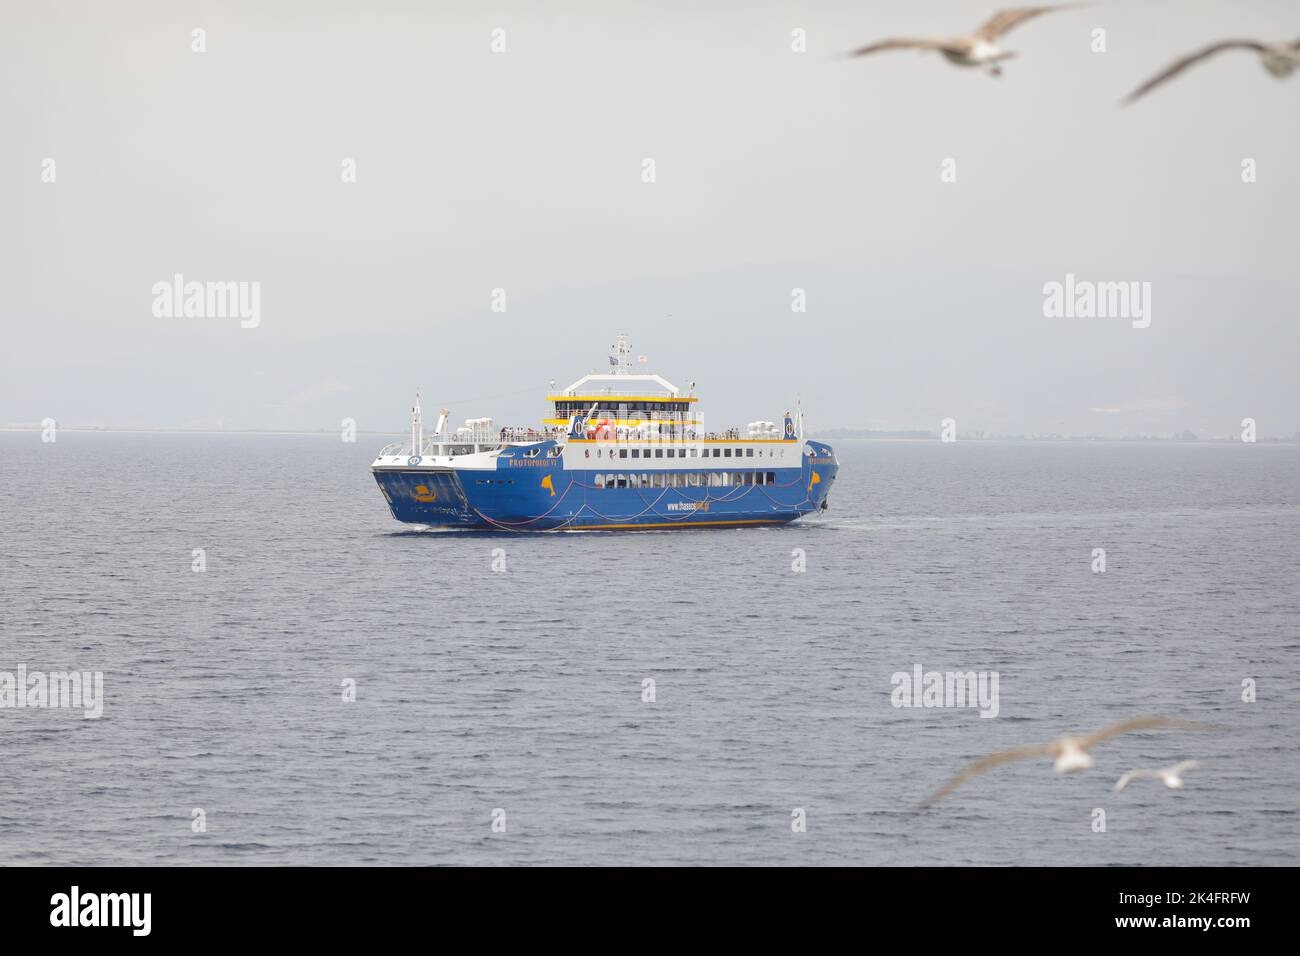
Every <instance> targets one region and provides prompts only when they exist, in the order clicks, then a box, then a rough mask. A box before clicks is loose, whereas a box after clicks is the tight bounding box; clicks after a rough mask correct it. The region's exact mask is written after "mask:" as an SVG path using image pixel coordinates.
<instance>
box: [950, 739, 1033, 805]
mask: <svg viewBox="0 0 1300 956" xmlns="http://www.w3.org/2000/svg"><path fill="white" fill-rule="evenodd" d="M1056 748H1057V745H1056V744H1055V743H1050V744H1028V745H1026V746H1024V747H1013V748H1011V749H1010V750H1003V751H1000V752H999V753H995V754H989V755H988V756H987V757H981V758H980V759H979V760H976V761H973V762H972V763H970V764H968V765H967V766H966V768H965V769H964V770H963V771H962V772H961V773H959V774H957V776H955V777H953V778H952V779H951V780H949V781H948V782H947V783H945V784H944V785H943V786H942V787H940V788H939V789H938V790H936V791H935V792H934V793H932V794H930V796H929V797H928V798H927V799H926V801H925V806H927V807H928V806H933V805H934V804H936V803H938V802H939V801H940V800H942V799H943V798H944V797H946V796H947V795H948V794H950V793H952V792H953V791H954V790H956V789H957V788H958V787H960V786H961V785H962V784H963V783H965V782H966V781H967V780H970V779H971V778H972V777H977V776H979V775H980V774H982V773H983V772H984V771H986V770H992V769H993V768H994V767H997V766H1000V765H1001V764H1004V763H1011V762H1012V761H1013V760H1025V759H1026V758H1029V757H1048V756H1051V755H1052V754H1054V753H1055V752H1056Z"/></svg>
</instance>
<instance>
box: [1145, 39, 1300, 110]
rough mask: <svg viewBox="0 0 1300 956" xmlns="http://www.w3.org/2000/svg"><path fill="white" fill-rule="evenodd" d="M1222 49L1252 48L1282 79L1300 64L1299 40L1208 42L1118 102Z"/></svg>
mask: <svg viewBox="0 0 1300 956" xmlns="http://www.w3.org/2000/svg"><path fill="white" fill-rule="evenodd" d="M1224 50H1254V51H1255V52H1256V53H1258V54H1259V59H1260V62H1261V63H1262V64H1263V65H1264V69H1266V70H1268V72H1270V73H1272V74H1273V75H1274V76H1276V77H1277V78H1278V79H1279V80H1281V79H1285V78H1286V77H1288V76H1290V75H1291V74H1292V73H1294V72H1295V70H1296V68H1297V67H1300V40H1296V41H1295V42H1294V43H1259V42H1258V41H1255V40H1224V41H1223V42H1222V43H1211V44H1210V45H1209V46H1207V47H1206V48H1205V49H1203V50H1197V51H1196V52H1195V53H1190V54H1188V55H1187V56H1185V57H1183V58H1182V59H1181V60H1178V61H1176V62H1174V63H1173V64H1171V65H1170V66H1169V67H1167V68H1166V69H1165V70H1164V72H1162V73H1157V74H1156V75H1155V76H1153V77H1151V79H1149V80H1147V81H1146V82H1145V83H1143V84H1142V85H1141V86H1139V87H1138V88H1137V89H1136V90H1134V91H1133V92H1132V93H1130V94H1129V95H1128V96H1126V97H1124V99H1123V100H1121V101H1120V105H1121V106H1127V105H1128V104H1129V103H1132V102H1133V101H1134V100H1136V99H1137V98H1138V97H1140V96H1143V95H1144V94H1146V93H1148V92H1150V91H1151V90H1153V89H1154V88H1155V87H1157V86H1159V85H1160V84H1161V83H1163V82H1165V81H1166V80H1172V79H1173V78H1174V77H1175V76H1177V75H1178V74H1179V73H1181V72H1183V70H1185V69H1187V68H1188V67H1189V66H1194V65H1196V64H1197V63H1200V62H1201V61H1202V60H1208V59H1209V58H1210V57H1212V56H1214V54H1216V53H1221V52H1223V51H1224Z"/></svg>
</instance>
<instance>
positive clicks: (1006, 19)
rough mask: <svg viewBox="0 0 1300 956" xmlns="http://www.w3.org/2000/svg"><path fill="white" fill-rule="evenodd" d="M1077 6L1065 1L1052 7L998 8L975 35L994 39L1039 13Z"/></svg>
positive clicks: (985, 38) (984, 38)
mask: <svg viewBox="0 0 1300 956" xmlns="http://www.w3.org/2000/svg"><path fill="white" fill-rule="evenodd" d="M1077 6H1081V4H1077V3H1067V4H1062V5H1059V6H1054V7H1016V8H1014V9H1011V10H999V11H998V12H997V13H995V14H993V16H992V17H991V18H990V19H989V22H988V23H986V24H984V25H983V26H982V27H980V28H979V29H978V30H976V31H975V35H976V36H977V37H980V38H981V39H983V40H996V39H997V38H998V37H1000V36H1002V34H1004V33H1008V32H1010V31H1011V30H1012V29H1013V28H1014V27H1018V26H1020V24H1022V23H1024V22H1025V21H1026V20H1031V19H1033V18H1034V17H1036V16H1039V15H1040V14H1043V13H1051V12H1052V11H1053V10H1068V9H1070V8H1071V7H1077Z"/></svg>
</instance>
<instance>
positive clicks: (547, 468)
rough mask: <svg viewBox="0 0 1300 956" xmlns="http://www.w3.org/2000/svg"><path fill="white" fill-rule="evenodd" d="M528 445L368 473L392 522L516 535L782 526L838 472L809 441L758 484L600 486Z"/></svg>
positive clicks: (825, 451) (546, 446) (548, 445)
mask: <svg viewBox="0 0 1300 956" xmlns="http://www.w3.org/2000/svg"><path fill="white" fill-rule="evenodd" d="M534 447H535V449H536V450H535V451H532V453H531V455H530V454H528V453H529V452H530V449H527V448H520V449H512V450H511V452H509V453H507V454H503V455H502V456H501V457H499V458H498V459H497V463H496V468H495V470H487V469H458V468H439V469H431V468H427V467H426V468H419V467H389V468H378V467H377V468H375V470H374V475H375V480H376V481H377V482H378V483H379V487H380V490H381V491H382V492H383V494H384V498H385V499H386V500H387V502H388V505H389V508H390V510H391V511H392V514H393V517H394V518H396V519H397V520H398V521H404V522H409V523H412V524H420V525H428V526H432V527H452V528H464V529H479V530H496V531H519V532H522V531H561V530H650V529H662V528H699V527H721V526H743V525H771V524H785V523H786V522H789V521H793V520H795V519H796V518H799V517H801V516H802V515H806V514H809V513H811V512H814V511H817V510H819V509H820V508H822V507H823V505H824V504H825V502H826V497H827V495H828V494H829V493H830V489H831V486H832V485H833V484H834V483H835V475H836V473H837V472H838V470H839V466H838V464H837V463H836V461H835V456H834V454H833V452H832V451H831V449H830V447H829V446H827V445H824V444H822V443H820V442H808V443H807V445H806V446H805V454H804V455H803V456H802V467H801V468H781V469H777V470H775V471H774V472H764V473H763V477H762V479H761V480H763V481H764V483H762V484H739V485H730V486H712V485H709V486H703V487H701V486H693V485H687V484H685V483H683V484H680V485H679V486H676V487H673V486H671V482H672V480H673V479H672V478H671V477H668V478H666V479H665V482H666V484H668V485H669V486H666V487H598V486H597V484H596V480H595V479H596V471H595V469H590V470H588V469H566V468H565V467H564V466H563V460H562V458H560V457H553V458H552V457H547V456H546V454H545V452H546V451H548V450H550V449H553V448H554V443H553V442H544V443H541V444H540V445H538V446H534ZM700 470H701V469H698V468H697V469H682V470H681V471H679V472H673V471H671V470H670V471H661V472H659V474H663V475H666V476H672V475H674V474H680V475H686V474H694V473H699V471H700ZM769 477H770V478H771V479H772V480H771V481H770V482H769V481H768V480H767V479H768V478H769ZM683 482H684V479H683Z"/></svg>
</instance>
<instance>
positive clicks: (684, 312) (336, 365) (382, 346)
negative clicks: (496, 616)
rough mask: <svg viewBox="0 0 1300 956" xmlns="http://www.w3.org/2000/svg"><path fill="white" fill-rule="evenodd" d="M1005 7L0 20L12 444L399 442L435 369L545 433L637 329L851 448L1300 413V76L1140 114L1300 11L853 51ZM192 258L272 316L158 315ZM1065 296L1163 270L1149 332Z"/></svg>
mask: <svg viewBox="0 0 1300 956" xmlns="http://www.w3.org/2000/svg"><path fill="white" fill-rule="evenodd" d="M997 8H998V4H997V3H996V0H994V2H976V0H933V2H929V0H927V2H924V3H921V2H907V0H877V2H873V0H846V2H840V0H833V2H832V0H827V2H819V3H806V4H798V3H791V2H780V3H777V2H727V3H722V2H708V0H693V2H656V3H651V2H620V0H603V2H598V3H597V2H578V0H571V2H563V3H561V2H540V0H533V2H528V3H524V2H512V3H500V2H495V3H469V2H456V3H452V2H441V3H440V2H402V3H399V2H383V0H376V2H374V3H365V4H363V3H356V2H346V3H344V2H340V3H331V2H310V3H308V2H305V0H302V2H277V3H266V2H224V3H220V4H218V3H215V2H213V3H200V2H192V0H167V2H133V3H129V4H104V3H98V2H79V3H58V2H41V3H30V4H17V3H6V4H4V5H3V9H2V12H0V60H3V62H4V64H5V66H4V83H3V91H2V93H0V128H3V129H4V131H5V146H6V148H5V149H4V150H3V151H2V152H0V181H2V182H3V190H2V191H0V196H2V197H3V198H0V262H2V263H3V265H0V270H2V271H0V279H2V280H3V291H4V294H3V296H0V323H3V325H2V328H0V425H5V424H11V423H33V422H38V421H40V420H41V419H43V418H46V417H52V418H55V419H57V420H59V421H60V422H61V423H64V424H68V425H73V424H103V425H111V426H117V427H132V426H153V425H167V426H180V427H203V426H216V425H218V424H220V425H223V426H224V427H226V428H303V429H317V428H330V429H335V428H338V426H339V421H340V419H341V418H343V417H351V418H355V419H356V420H357V422H358V425H359V427H360V428H361V429H364V430H391V431H401V430H403V429H404V428H406V427H407V421H408V408H409V405H410V400H411V397H412V392H413V391H414V388H415V386H416V385H417V384H419V385H422V386H423V388H424V394H425V397H426V406H428V407H430V408H436V406H437V405H438V404H441V403H443V402H450V403H453V405H452V411H453V415H454V416H455V417H456V419H457V420H460V419H461V418H464V417H468V416H475V417H476V416H492V417H494V418H496V419H497V421H498V422H499V423H506V422H509V423H518V424H526V423H535V422H537V421H538V420H540V419H541V418H542V417H543V413H544V411H545V406H544V404H543V401H542V399H543V396H544V395H545V393H546V390H547V387H548V382H549V381H550V380H551V379H555V380H557V381H558V382H559V383H560V384H561V385H564V384H567V383H568V382H569V381H572V380H573V379H576V378H577V377H578V376H580V375H582V374H583V373H585V372H587V371H589V370H591V369H592V368H594V367H597V366H603V365H604V363H605V361H606V359H605V355H606V353H607V350H608V347H609V345H610V343H611V342H612V341H613V338H614V336H615V335H616V334H617V333H618V332H626V333H628V334H629V335H630V336H632V341H633V347H634V349H635V350H636V351H637V352H638V353H643V354H646V355H647V356H648V357H649V359H650V362H649V364H648V366H647V368H648V369H650V370H653V371H657V372H659V373H660V374H662V375H664V376H665V377H667V378H668V379H670V380H672V381H675V382H677V383H678V384H680V385H685V384H686V383H687V382H689V381H692V380H694V381H696V382H697V383H698V393H699V394H700V395H701V397H702V403H701V404H702V406H703V409H702V410H703V412H704V417H705V421H706V422H707V423H708V424H709V425H710V426H713V427H723V426H726V425H730V424H738V423H744V422H746V421H749V420H752V419H756V418H765V419H779V416H780V415H781V413H782V412H783V411H784V410H785V409H786V408H788V407H790V406H791V404H792V403H793V401H794V398H795V396H796V395H797V394H798V395H801V396H802V398H803V402H804V407H805V409H806V412H807V414H808V417H809V421H810V423H812V424H815V425H818V426H822V427H834V426H860V427H875V428H927V429H937V428H938V425H939V420H940V419H941V418H944V417H953V418H955V419H956V420H957V422H958V429H959V433H960V432H962V431H969V430H975V429H984V430H994V431H1000V432H1032V431H1069V432H1076V433H1082V432H1098V433H1103V434H1129V433H1134V432H1171V431H1175V430H1177V431H1181V430H1182V429H1184V428H1190V429H1192V430H1194V431H1196V432H1198V433H1200V434H1202V435H1215V434H1217V435H1223V434H1228V433H1229V432H1235V431H1236V430H1237V428H1238V426H1239V424H1240V421H1241V419H1242V418H1243V417H1247V416H1249V417H1253V418H1255V419H1256V420H1257V421H1258V423H1259V432H1260V434H1261V435H1276V434H1292V433H1295V432H1297V431H1300V397H1298V396H1300V389H1298V388H1297V385H1296V381H1297V370H1298V369H1300V331H1297V321H1298V320H1300V270H1297V268H1296V248H1297V239H1296V227H1297V221H1298V220H1300V217H1298V216H1297V213H1300V188H1298V187H1297V179H1296V177H1297V175H1298V174H1300V131H1298V130H1297V126H1298V124H1297V122H1296V115H1297V102H1298V101H1300V75H1298V76H1294V77H1292V78H1291V79H1290V80H1289V81H1283V82H1279V81H1278V80H1275V79H1274V78H1272V77H1271V76H1269V75H1268V74H1267V73H1266V72H1265V71H1264V70H1263V69H1262V67H1261V66H1260V63H1259V60H1258V58H1257V57H1256V56H1254V55H1253V54H1249V53H1245V52H1233V53H1226V54H1223V55H1222V56H1221V57H1220V58H1217V59H1214V60H1211V61H1209V62H1208V63H1205V64H1203V65H1201V66H1198V67H1196V68H1195V69H1193V70H1191V71H1189V72H1188V73H1186V74H1185V75H1184V76H1183V77H1181V78H1179V79H1178V80H1176V81H1175V82H1173V83H1171V84H1170V85H1168V86H1167V87H1164V88H1162V89H1159V90H1157V91H1155V92H1154V93H1152V94H1151V95H1150V97H1149V98H1147V99H1144V100H1142V101H1140V102H1138V103H1137V104H1135V105H1134V106H1131V107H1129V108H1126V109H1119V108H1117V106H1116V101H1117V100H1118V99H1119V98H1120V97H1121V96H1122V95H1123V94H1125V93H1126V92H1128V91H1129V90H1131V89H1132V88H1133V87H1134V86H1136V85H1137V84H1138V83H1139V82H1141V81H1142V80H1143V79H1145V78H1146V77H1147V76H1149V75H1150V74H1152V73H1153V72H1155V71H1157V70H1158V69H1160V68H1162V67H1163V66H1164V65H1165V64H1167V63H1168V62H1169V61H1170V60H1171V59H1173V58H1174V57H1176V56H1178V55H1180V54H1182V53H1184V52H1187V51H1190V50H1192V49H1195V48H1197V47H1199V46H1201V45H1204V44H1205V43H1207V42H1209V41H1212V40H1217V39H1222V38H1226V37H1233V36H1244V37H1258V38H1260V39H1264V40H1289V39H1294V38H1296V37H1298V36H1300V6H1297V4H1296V3H1295V2H1294V0H1273V2H1267V0H1256V2H1251V3H1232V2H1226V0H1224V2H1202V0H1117V2H1112V3H1100V4H1097V5H1094V6H1092V7H1089V8H1086V9H1082V10H1072V11H1067V12H1062V13H1055V14H1052V15H1049V16H1045V17H1042V18H1039V19H1037V20H1034V21H1032V22H1030V23H1027V24H1025V25H1023V26H1021V27H1018V28H1017V29H1015V30H1014V31H1012V32H1011V33H1010V34H1008V35H1007V36H1006V37H1005V41H1004V44H1005V46H1006V47H1008V48H1010V49H1013V50H1016V51H1017V52H1018V54H1019V56H1018V58H1016V59H1014V60H1011V61H1010V62H1009V63H1008V64H1007V65H1006V72H1005V75H1003V76H1002V77H1001V78H997V79H994V78H991V77H989V76H987V75H986V74H984V73H982V72H979V71H976V70H963V69H958V68H956V67H953V66H951V65H949V64H948V63H946V62H944V61H943V60H942V59H940V58H939V57H938V56H935V55H921V54H917V53H912V52H897V53H884V54H880V55H878V56H872V57H865V58H861V59H856V60H844V59H837V54H839V53H842V52H844V51H845V50H848V49H851V48H853V47H855V46H859V45H862V44H864V43H866V42H868V41H871V40H874V39H879V38H883V37H886V36H891V35H909V34H910V35H922V36H924V35H944V34H952V33H962V32H966V31H967V30H970V29H972V28H974V27H975V26H977V25H978V24H980V23H982V22H983V21H984V20H985V19H986V18H987V17H988V16H989V15H990V14H991V13H992V12H993V11H994V10H996V9H997ZM195 28H202V29H203V30H205V31H206V47H207V49H206V52H204V53H195V52H193V51H192V49H191V45H192V42H193V40H192V33H191V31H192V30H194V29H195ZM497 28H501V29H504V30H505V43H506V51H505V52H504V53H494V52H492V49H491V45H492V42H493V33H492V31H493V30H494V29H497ZM1097 28H1103V29H1104V30H1105V39H1106V51H1105V52H1102V53H1098V52H1093V50H1092V48H1091V47H1092V44H1093V31H1094V30H1095V29H1097ZM796 29H802V30H805V31H806V35H807V52H805V53H796V52H793V51H792V49H791V44H792V31H793V30H796ZM345 158H352V159H355V162H356V182H355V183H345V182H343V177H342V164H343V161H344V159H345ZM646 158H651V159H653V160H654V162H655V174H656V181H655V182H653V183H647V182H643V177H642V171H643V160H644V159H646ZM949 158H951V159H953V160H954V161H955V169H956V181H955V182H943V181H941V171H942V164H943V163H944V161H945V159H949ZM46 159H53V160H54V163H55V165H54V169H55V176H56V178H55V181H54V182H43V181H42V174H43V171H44V170H45V169H46V168H47V167H46V164H44V161H45V160H46ZM1245 159H1252V160H1254V162H1255V166H1256V169H1257V181H1256V182H1254V183H1244V182H1243V181H1242V162H1243V160H1245ZM176 273H181V274H183V275H184V276H185V278H186V279H187V280H197V281H242V282H254V281H255V282H259V283H260V290H261V301H260V324H259V325H258V326H257V327H256V328H241V327H240V321H239V319H238V318H214V317H209V318H189V319H187V318H180V317H177V318H171V317H161V318H160V317H157V316H155V315H154V313H153V309H152V306H153V303H154V293H153V291H152V290H153V286H154V284H155V283H157V282H160V281H170V280H171V277H172V276H173V275H174V274H176ZM1067 273H1073V274H1075V275H1076V276H1077V277H1078V278H1079V279H1086V280H1092V281H1120V280H1128V281H1139V282H1150V283H1151V289H1152V294H1151V300H1152V301H1151V325H1150V327H1149V328H1145V329H1135V328H1133V327H1132V324H1131V323H1130V322H1129V321H1128V320H1126V319H1122V318H1118V319H1114V318H1112V319H1097V318H1094V319H1084V318H1071V319H1066V318H1046V317H1044V314H1043V298H1044V297H1043V286H1044V284H1045V283H1047V282H1051V281H1063V280H1064V278H1065V276H1066V274H1067ZM496 288H502V289H504V290H505V291H506V306H507V309H506V311H505V312H504V313H497V312H493V311H492V310H491V308H490V306H491V303H492V298H491V297H492V292H493V289H496ZM795 288H802V289H805V290H806V296H807V311H806V313H795V312H792V310H791V290H792V289H795Z"/></svg>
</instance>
